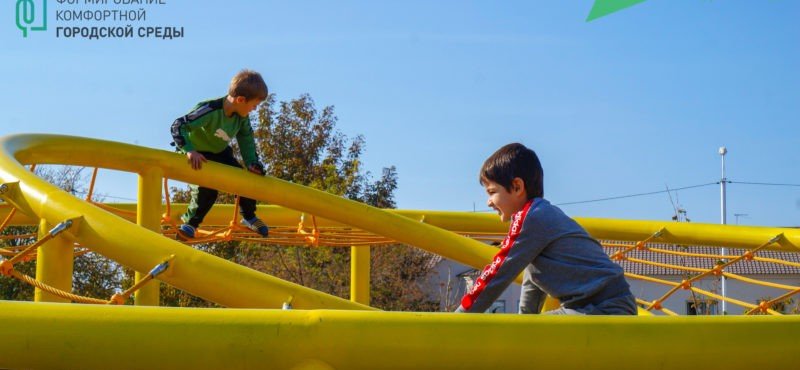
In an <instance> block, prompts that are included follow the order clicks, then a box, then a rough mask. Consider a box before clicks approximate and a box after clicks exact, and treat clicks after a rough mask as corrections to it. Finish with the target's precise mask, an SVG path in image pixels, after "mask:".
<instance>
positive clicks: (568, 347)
mask: <svg viewBox="0 0 800 370" xmlns="http://www.w3.org/2000/svg"><path fill="white" fill-rule="evenodd" d="M178 311H179V312H178ZM0 322H2V323H3V334H4V336H6V337H7V338H25V340H8V341H6V342H4V344H3V345H2V346H0V368H13V369H17V368H22V369H27V368H34V369H37V368H41V369H46V368H65V367H66V368H80V369H88V370H92V369H108V368H114V369H146V368H159V369H198V368H202V369H250V368H263V367H268V368H270V369H296V368H303V366H312V365H316V366H321V367H317V368H326V367H327V368H330V369H356V370H357V369H376V368H392V369H494V368H497V369H524V368H530V367H531V361H534V362H535V364H536V367H543V368H557V369H565V370H569V369H581V370H583V369H597V370H603V369H609V370H611V369H613V370H619V369H649V368H658V369H689V368H692V369H694V368H698V369H758V368H763V367H764V364H765V363H769V366H770V367H771V368H783V369H793V368H795V367H796V366H797V359H796V356H795V354H796V353H797V351H798V349H799V348H800V346H798V344H797V343H796V341H793V340H790V339H789V340H786V338H793V337H794V336H795V335H796V334H797V333H798V332H800V316H784V317H779V318H778V317H768V316H758V317H746V316H714V317H708V316H705V317H700V316H693V317H691V316H690V317H663V316H662V317H619V316H617V317H609V316H539V315H470V314H449V313H419V312H414V313H410V312H409V313H403V312H363V311H362V312H359V311H328V310H311V311H308V310H291V311H281V310H261V309H247V310H244V309H186V308H181V309H176V308H166V307H139V306H123V307H117V306H102V305H82V306H77V305H65V304H54V303H44V304H34V303H30V302H2V301H0ZM178 333H179V334H180V335H177V334H178ZM176 335H177V336H176ZM766 338H784V340H767V339H766ZM99 348H102V350H98V349H99ZM520 354H524V355H520ZM736 354H746V355H736ZM305 368H313V367H305Z"/></svg>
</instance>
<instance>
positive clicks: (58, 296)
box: [0, 135, 800, 369]
mask: <svg viewBox="0 0 800 370" xmlns="http://www.w3.org/2000/svg"><path fill="white" fill-rule="evenodd" d="M40 164H57V165H71V166H85V167H90V168H95V172H94V174H95V176H96V174H97V170H96V169H110V170H116V171H126V172H130V173H135V174H137V175H138V184H139V194H138V202H137V203H136V204H104V203H95V202H92V201H91V199H92V196H91V195H92V194H91V193H92V188H93V185H94V178H93V180H92V188H90V190H89V195H88V196H87V197H86V198H85V199H79V198H77V197H75V196H73V195H71V194H69V193H67V192H64V191H62V190H61V189H59V188H57V187H55V186H53V185H51V184H49V183H48V182H46V181H45V180H43V179H41V178H39V177H37V176H36V175H35V174H34V173H33V172H32V171H31V167H33V166H35V165H40ZM26 166H28V167H26ZM208 173H214V174H218V175H215V176H208V175H207V174H208ZM93 177H94V176H93ZM167 179H171V180H177V181H183V182H188V183H194V184H199V185H203V186H208V187H213V188H216V189H220V190H222V191H225V192H229V193H235V194H240V195H244V196H247V197H250V198H253V199H257V200H260V201H264V202H267V203H269V204H271V205H270V206H261V207H263V209H262V210H261V211H259V214H260V215H262V216H263V217H264V219H265V221H266V222H267V224H269V225H271V226H272V231H271V235H270V238H269V239H268V240H267V241H265V242H268V243H270V244H281V245H310V246H318V247H346V248H350V249H351V253H352V258H351V277H352V278H351V284H352V285H351V294H350V296H351V299H350V300H346V299H342V298H339V297H334V296H331V295H328V294H324V293H321V292H318V291H315V290H313V289H310V288H306V287H303V286H300V285H297V284H294V283H291V282H287V281H284V280H281V279H278V278H275V277H273V276H270V275H266V274H263V273H260V272H258V271H255V270H251V269H249V268H246V267H243V266H240V265H237V264H235V263H233V262H230V261H227V260H223V259H220V258H217V257H215V256H211V255H209V254H206V253H203V252H201V251H199V250H197V249H195V248H192V246H191V245H187V244H184V243H181V242H178V241H176V240H175V239H174V237H171V235H172V234H174V232H175V224H174V223H175V220H174V219H173V217H174V216H175V215H178V214H180V213H181V212H182V211H183V210H184V208H183V207H185V205H173V204H169V202H166V203H165V202H162V199H163V198H167V199H168V198H169V197H165V191H166V188H167V186H166V184H167ZM162 189H163V190H162ZM0 198H1V199H2V200H3V203H2V204H0V231H2V230H3V229H4V228H6V227H8V226H24V225H27V226H31V225H38V226H39V234H38V240H37V241H36V242H35V243H33V244H30V245H27V246H22V247H19V248H0V254H2V256H3V258H2V259H1V260H0V274H1V275H3V276H0V279H12V278H13V279H20V280H23V281H25V282H27V283H29V284H32V285H34V286H35V287H36V293H35V302H11V301H0V328H2V331H3V333H5V334H4V336H3V337H4V343H3V344H2V345H0V368H9V369H54V368H78V369H141V368H156V369H187V368H191V369H199V368H203V369H205V368H209V369H211V368H220V369H252V368H266V369H450V368H452V369H468V368H500V369H512V368H513V369H521V368H538V367H547V368H558V369H633V368H636V369H686V368H690V367H691V368H704V369H745V368H748V369H749V368H763V367H764V366H765V365H769V367H771V368H782V369H794V368H798V367H800V360H798V358H800V357H797V354H796V353H797V352H798V351H799V350H800V344H798V343H795V341H794V339H793V338H794V336H795V335H796V334H797V333H798V332H800V316H794V315H780V314H779V312H776V311H775V310H773V309H771V308H770V307H771V306H772V304H773V303H775V302H779V301H781V300H785V299H787V298H789V297H792V296H794V295H796V294H798V293H800V287H796V286H790V285H781V284H775V283H767V282H759V281H748V280H751V279H749V278H746V277H743V276H739V275H737V274H733V273H731V272H729V271H727V270H726V268H728V267H729V266H732V265H734V264H745V263H750V262H751V261H762V262H769V263H778V264H788V265H791V266H794V267H800V264H797V263H794V262H787V261H781V260H774V259H771V258H766V257H764V254H765V253H767V251H782V252H793V253H796V252H800V249H798V248H800V230H795V229H783V228H767V227H738V226H725V225H709V224H688V223H676V222H667V221H623V220H610V219H580V218H578V219H577V221H578V222H579V223H580V224H581V225H582V226H583V227H584V228H586V229H587V230H588V231H589V233H590V234H592V235H593V236H594V237H595V238H597V239H598V240H602V241H604V242H603V243H604V245H605V246H606V247H607V248H608V250H609V254H610V255H611V257H612V259H614V260H618V261H624V260H628V261H635V262H641V263H648V262H646V261H639V260H637V257H635V256H636V255H635V253H637V252H640V251H649V252H653V253H681V254H683V255H685V256H686V257H693V258H707V259H709V260H720V261H722V262H721V263H711V264H709V266H708V267H707V268H690V269H689V270H690V271H688V272H689V273H690V275H689V276H690V277H688V278H686V279H684V280H683V281H680V282H670V281H666V280H659V279H656V278H654V277H651V276H644V275H638V274H634V273H632V272H628V273H626V276H627V277H628V278H629V279H641V280H645V281H648V282H651V283H655V284H658V285H660V286H663V290H662V291H659V293H658V298H656V299H655V300H638V303H639V304H640V307H641V308H640V315H639V316H637V317H608V316H583V317H576V316H546V315H466V314H453V313H447V312H437V313H421V312H384V311H380V310H378V309H375V308H373V307H370V305H369V302H370V299H369V286H370V285H369V284H370V282H369V269H370V265H369V256H370V250H371V249H372V248H381V246H383V245H387V244H391V243H404V244H408V245H411V246H414V247H417V248H421V249H424V250H427V251H429V252H432V253H435V254H438V255H440V256H442V257H444V258H447V259H449V260H453V261H457V262H460V263H462V264H465V265H468V266H472V267H475V268H481V267H483V266H484V265H485V264H486V263H487V262H488V261H489V260H490V259H491V258H492V256H493V255H494V253H495V251H496V249H495V248H494V247H492V246H490V245H489V243H487V241H493V240H498V239H500V238H501V237H502V236H503V235H504V234H505V232H506V229H507V225H504V224H503V223H501V222H499V221H498V220H497V217H496V216H494V215H489V214H480V213H466V212H439V211H408V210H383V209H377V208H374V207H370V206H368V205H365V204H361V203H357V202H354V201H350V200H347V199H344V198H342V197H339V196H335V195H331V194H328V193H324V192H321V191H317V190H314V189H311V188H307V187H303V186H299V185H296V184H292V183H289V182H286V181H282V180H279V179H275V178H271V177H258V176H253V175H250V174H247V173H246V172H245V171H241V170H237V169H235V168H232V167H227V166H223V165H219V164H216V163H208V164H206V167H204V170H203V171H193V170H192V169H191V168H190V166H188V165H186V160H185V158H184V157H182V156H180V155H178V154H176V153H172V152H167V151H162V150H155V149H149V148H143V147H139V146H134V145H129V144H123V143H116V142H109V141H102V140H95V139H87V138H78V137H69V136H57V135H14V136H8V137H5V138H2V139H0ZM234 214H235V210H234V206H227V207H225V206H219V207H215V209H214V210H212V213H211V214H210V215H209V216H208V217H207V219H206V223H208V224H209V225H219V226H217V227H210V228H207V229H203V230H201V237H200V238H199V239H198V240H196V241H195V242H198V243H205V242H210V241H217V240H248V241H260V240H259V239H258V238H256V237H255V235H254V234H252V233H249V232H248V231H247V230H243V229H241V228H240V227H239V226H238V225H237V224H236V223H235V222H231V216H232V215H234ZM606 241H607V242H606ZM659 243H661V244H664V243H668V244H670V245H679V246H684V247H686V248H685V249H682V250H680V251H677V252H676V251H674V250H666V249H659V248H658V247H657V246H656V245H657V244H659ZM694 246H725V247H727V248H730V249H729V251H730V252H733V253H730V254H728V255H704V254H702V253H698V252H695V251H693V250H692V248H693V247H694ZM87 250H90V251H92V252H95V253H99V254H101V255H103V256H105V257H107V258H110V259H112V260H114V261H116V262H118V263H119V264H121V265H124V266H127V267H130V268H132V269H134V270H135V271H137V273H136V279H137V283H136V284H135V285H134V286H133V287H131V289H128V290H127V291H124V292H119V293H118V294H115V295H114V296H113V297H82V296H77V295H74V294H72V277H73V258H74V256H75V255H76V254H78V253H85V251H87ZM31 258H36V261H37V264H36V276H35V277H32V276H27V275H24V274H22V273H20V272H19V271H17V270H15V269H14V265H15V264H16V263H18V262H20V261H25V260H29V259H31ZM650 263H654V262H650ZM654 264H658V263H654ZM662 265H663V264H662ZM661 267H667V268H676V269H681V268H684V267H682V266H672V265H668V266H661ZM709 276H725V277H726V278H728V279H735V280H740V281H747V282H751V283H756V284H758V283H761V284H765V285H768V286H770V287H772V288H780V289H783V290H785V294H783V295H780V296H778V297H775V298H774V299H770V300H768V301H764V302H761V303H753V302H746V301H743V300H737V299H736V298H734V297H727V296H720V295H717V294H716V293H714V292H712V291H708V290H704V289H701V288H700V287H699V286H698V285H697V284H695V282H697V281H699V280H700V279H703V278H705V277H709ZM159 281H160V282H163V283H166V284H170V285H172V286H174V287H177V288H179V289H181V290H184V291H186V292H189V293H191V294H193V295H196V296H198V297H202V298H204V299H206V300H209V301H213V302H215V303H218V304H219V305H222V306H224V307H227V308H219V309H200V308H175V307H156V306H157V305H158V302H159V289H158V282H159ZM682 290H686V291H691V292H693V293H696V294H699V295H703V296H707V297H711V298H713V299H716V300H724V301H726V302H727V303H728V304H730V305H735V306H739V307H741V308H742V309H743V310H744V312H745V314H744V315H727V316H675V315H674V312H672V311H669V310H667V309H666V308H665V307H664V306H663V305H662V303H663V302H665V301H666V300H668V299H670V297H671V296H673V295H674V294H675V293H676V292H679V291H682ZM131 295H134V297H135V302H136V304H135V305H132V306H131V305H125V304H124V302H126V301H127V299H128V297H130V296H131ZM71 302H75V303H86V304H74V303H71ZM549 304H554V302H549ZM555 304H557V302H555Z"/></svg>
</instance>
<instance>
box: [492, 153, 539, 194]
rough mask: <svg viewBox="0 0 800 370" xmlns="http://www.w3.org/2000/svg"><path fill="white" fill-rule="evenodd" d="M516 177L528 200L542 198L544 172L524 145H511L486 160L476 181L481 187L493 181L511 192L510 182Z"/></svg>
mask: <svg viewBox="0 0 800 370" xmlns="http://www.w3.org/2000/svg"><path fill="white" fill-rule="evenodd" d="M517 177H519V178H520V179H522V181H523V182H524V183H525V193H527V196H528V199H533V198H542V197H544V184H543V183H544V181H543V180H544V170H542V164H541V163H540V162H539V157H537V156H536V153H535V152H534V151H533V150H531V149H528V148H526V147H525V145H522V144H519V143H512V144H508V145H505V146H503V147H502V148H500V149H498V150H497V151H496V152H494V154H492V155H491V156H489V158H486V162H483V167H481V172H480V174H479V177H478V181H480V183H481V185H485V183H486V182H487V181H493V182H496V183H498V184H500V185H502V186H503V187H504V188H506V190H507V191H511V182H512V181H514V178H517Z"/></svg>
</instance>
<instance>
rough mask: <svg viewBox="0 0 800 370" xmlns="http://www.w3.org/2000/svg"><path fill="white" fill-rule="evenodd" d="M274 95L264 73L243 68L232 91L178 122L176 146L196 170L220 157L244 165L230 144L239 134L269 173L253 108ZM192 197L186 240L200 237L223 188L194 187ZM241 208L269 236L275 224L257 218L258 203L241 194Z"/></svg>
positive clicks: (252, 167)
mask: <svg viewBox="0 0 800 370" xmlns="http://www.w3.org/2000/svg"><path fill="white" fill-rule="evenodd" d="M267 95H268V91H267V84H266V83H265V82H264V79H263V78H262V77H261V75H260V74H259V73H258V72H255V71H251V70H247V69H245V70H242V71H241V72H239V73H237V74H236V76H234V77H233V79H232V80H231V84H230V87H229V88H228V95H226V96H224V97H222V98H218V99H213V100H207V101H203V102H200V103H199V104H197V106H195V107H194V109H192V111H191V112H189V114H187V115H185V116H183V117H181V118H178V119H177V120H175V122H174V123H173V124H172V130H171V131H172V139H173V141H174V142H175V145H176V146H177V147H178V149H179V150H181V151H182V152H183V153H186V157H187V158H188V159H189V164H190V165H191V166H192V168H193V169H195V170H199V169H201V168H202V167H203V163H205V162H207V161H209V160H210V161H214V162H218V163H222V164H226V165H229V166H234V167H239V168H241V167H242V166H241V164H239V162H238V161H237V160H236V158H235V157H234V156H233V149H232V148H231V146H230V142H231V140H232V139H233V138H236V142H237V143H238V144H239V149H240V152H241V154H242V159H244V163H245V166H246V167H247V169H248V170H249V171H250V172H253V173H256V174H259V175H264V166H263V165H262V164H261V162H259V160H258V155H257V154H256V144H255V140H253V128H252V126H250V112H252V111H253V110H254V109H255V108H256V107H257V106H258V105H259V104H260V103H261V102H263V101H264V100H265V99H266V98H267ZM190 188H191V191H192V200H191V202H190V203H189V208H188V209H187V210H186V213H185V214H183V216H181V220H182V221H183V225H181V226H180V227H179V228H178V238H180V239H183V240H188V239H192V238H194V237H195V233H196V230H197V228H198V227H199V226H200V223H202V222H203V218H205V216H206V214H207V213H208V211H209V210H211V207H212V206H213V205H214V202H216V200H217V194H218V191H217V190H215V189H209V188H205V187H201V186H197V185H190ZM239 208H240V213H241V215H242V224H243V225H245V226H247V227H248V228H250V229H251V230H253V231H255V232H256V233H258V234H260V235H261V236H263V237H267V236H268V235H269V228H268V227H267V225H266V224H264V222H263V221H261V220H260V219H259V218H258V217H256V213H255V212H256V201H255V200H253V199H250V198H245V197H241V198H240V199H239Z"/></svg>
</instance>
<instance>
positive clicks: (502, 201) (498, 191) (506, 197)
mask: <svg viewBox="0 0 800 370" xmlns="http://www.w3.org/2000/svg"><path fill="white" fill-rule="evenodd" d="M483 188H484V189H486V194H488V195H489V199H487V200H486V205H487V206H489V207H490V208H492V209H494V210H495V211H497V213H498V214H500V219H501V220H503V221H509V220H511V216H513V215H514V214H515V213H517V212H519V211H520V210H521V209H522V207H524V206H525V203H526V202H527V201H528V196H527V194H526V192H525V182H523V181H522V179H521V178H519V177H517V178H514V180H513V181H511V186H510V188H511V189H510V190H508V189H506V188H505V187H503V185H500V184H498V183H496V182H494V181H491V180H483Z"/></svg>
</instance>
